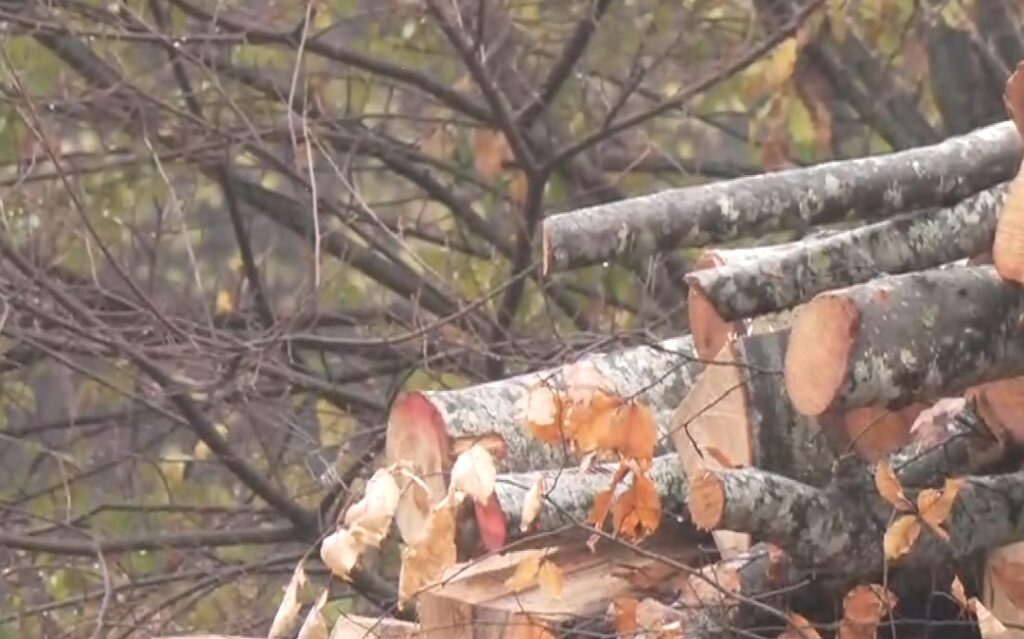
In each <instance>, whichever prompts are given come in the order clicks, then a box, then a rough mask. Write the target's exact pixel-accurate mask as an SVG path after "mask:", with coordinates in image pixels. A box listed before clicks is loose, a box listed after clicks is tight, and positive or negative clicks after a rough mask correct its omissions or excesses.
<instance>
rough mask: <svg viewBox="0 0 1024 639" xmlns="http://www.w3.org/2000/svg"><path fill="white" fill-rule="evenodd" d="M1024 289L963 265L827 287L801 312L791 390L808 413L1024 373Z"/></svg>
mask: <svg viewBox="0 0 1024 639" xmlns="http://www.w3.org/2000/svg"><path fill="white" fill-rule="evenodd" d="M1022 300H1024V296H1022V292H1021V289H1020V288H1019V287H1018V286H1016V285H1014V284H1011V283H1008V282H1004V281H1003V280H1001V279H1000V278H999V276H998V275H997V274H996V272H995V269H993V268H992V267H988V266H975V267H969V266H958V267H951V268H943V269H933V270H930V271H923V272H920V273H909V274H906V275H898V276H894V277H889V278H884V279H879V280H874V281H871V282H867V283H864V284H859V285H857V286H852V287H850V288H847V289H843V290H840V291H831V292H828V293H822V294H821V295H818V296H817V297H815V298H814V299H813V300H811V301H810V302H808V303H807V304H806V305H805V306H804V307H802V308H801V309H799V311H798V313H797V316H796V319H795V320H794V323H793V331H792V338H791V339H790V342H789V344H790V347H789V350H788V352H787V353H786V366H785V370H786V390H787V391H788V393H789V396H790V398H791V399H792V402H793V406H795V407H796V409H797V410H798V411H799V412H801V413H803V414H804V415H821V414H823V413H826V412H829V411H835V410H848V409H851V408H856V407H858V406H867V405H871V404H884V405H887V406H901V405H906V404H908V403H909V402H911V401H912V400H914V399H923V400H927V399H929V398H938V397H943V396H948V395H953V394H956V393H959V392H962V391H964V390H965V389H967V388H968V387H970V386H973V385H976V384H980V383H984V382H988V381H993V380H996V379H1001V378H1005V377H1012V376H1016V375H1021V374H1024V339H1022V338H1024V334H1022V333H1024V331H1022V327H1021V325H1020V316H1021V308H1022Z"/></svg>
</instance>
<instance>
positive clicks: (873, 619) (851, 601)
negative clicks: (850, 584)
mask: <svg viewBox="0 0 1024 639" xmlns="http://www.w3.org/2000/svg"><path fill="white" fill-rule="evenodd" d="M896 603H897V599H896V595H894V594H893V593H891V592H890V591H889V590H888V589H886V588H885V587H884V586H880V585H878V584H867V585H861V586H857V587H856V588H854V589H853V590H851V591H850V592H848V593H846V597H844V598H843V619H842V621H841V622H840V624H839V633H838V636H837V639H873V638H874V636H875V630H876V628H877V627H878V624H879V622H881V620H882V618H883V617H885V616H886V615H888V614H890V613H891V611H892V609H893V608H894V607H895V606H896Z"/></svg>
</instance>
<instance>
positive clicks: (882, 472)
mask: <svg viewBox="0 0 1024 639" xmlns="http://www.w3.org/2000/svg"><path fill="white" fill-rule="evenodd" d="M875 487H876V488H877V489H878V494H879V495H881V496H882V499H884V500H885V501H887V502H889V503H890V504H892V505H893V507H895V508H896V509H897V510H900V511H903V512H911V511H913V510H914V503H913V502H912V501H910V500H909V499H907V496H906V495H905V494H903V486H901V485H900V480H899V479H897V477H896V473H895V472H894V471H893V469H892V466H890V465H889V462H888V461H886V460H884V459H883V460H882V461H880V462H878V465H877V466H875Z"/></svg>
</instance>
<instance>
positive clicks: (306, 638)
mask: <svg viewBox="0 0 1024 639" xmlns="http://www.w3.org/2000/svg"><path fill="white" fill-rule="evenodd" d="M326 603H327V589H326V588H325V589H324V591H323V592H321V593H320V596H319V597H317V600H316V603H315V604H313V607H312V608H311V609H310V611H309V614H307V615H306V620H305V621H303V622H302V628H300V629H299V635H298V637H296V639H327V622H326V621H325V620H324V616H323V614H322V612H323V609H324V605H325V604H326Z"/></svg>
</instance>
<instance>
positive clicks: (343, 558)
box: [320, 528, 366, 579]
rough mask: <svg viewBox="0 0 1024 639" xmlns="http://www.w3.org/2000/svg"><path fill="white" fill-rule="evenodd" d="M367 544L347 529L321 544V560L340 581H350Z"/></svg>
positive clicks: (341, 529) (336, 532) (339, 531)
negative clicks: (349, 578)
mask: <svg viewBox="0 0 1024 639" xmlns="http://www.w3.org/2000/svg"><path fill="white" fill-rule="evenodd" d="M365 549H366V544H364V543H363V542H362V540H360V539H359V538H358V537H357V536H356V535H354V534H352V532H351V531H349V530H348V529H345V528H339V529H338V530H336V531H334V532H333V533H331V534H330V535H328V536H327V537H326V538H325V539H324V540H323V542H322V543H321V544H320V559H321V560H322V561H323V562H324V565H325V566H327V567H328V568H329V569H330V571H331V572H332V573H333V574H334V575H335V576H336V577H338V578H339V579H348V576H349V574H350V573H351V572H352V569H353V568H355V565H356V563H357V562H358V561H359V556H360V555H361V554H363V551H364V550H365Z"/></svg>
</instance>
